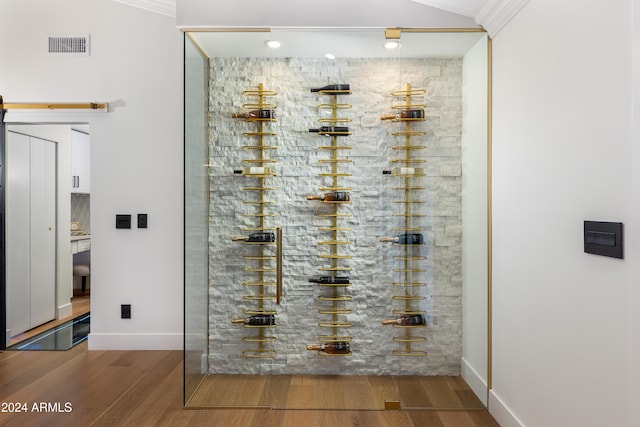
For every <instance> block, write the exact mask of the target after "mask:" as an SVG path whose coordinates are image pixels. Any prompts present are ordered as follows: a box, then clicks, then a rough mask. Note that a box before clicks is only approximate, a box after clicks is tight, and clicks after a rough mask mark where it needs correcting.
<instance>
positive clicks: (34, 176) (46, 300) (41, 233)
mask: <svg viewBox="0 0 640 427" xmlns="http://www.w3.org/2000/svg"><path fill="white" fill-rule="evenodd" d="M30 202H31V227H30V228H31V236H30V237H31V327H34V326H38V325H41V324H43V323H45V322H48V321H50V320H53V319H55V317H56V310H55V302H56V257H55V253H56V227H55V226H56V144H55V143H53V142H51V141H45V140H43V139H38V138H33V137H32V138H31V200H30Z"/></svg>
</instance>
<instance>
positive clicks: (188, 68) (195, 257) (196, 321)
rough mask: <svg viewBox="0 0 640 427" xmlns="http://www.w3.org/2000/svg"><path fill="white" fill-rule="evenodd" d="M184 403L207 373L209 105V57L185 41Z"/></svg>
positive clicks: (189, 41) (188, 41) (188, 39)
mask: <svg viewBox="0 0 640 427" xmlns="http://www.w3.org/2000/svg"><path fill="white" fill-rule="evenodd" d="M184 76H185V81H184V88H185V104H184V114H185V116H184V121H185V136H184V138H185V140H184V162H185V165H184V168H185V182H184V186H185V187H184V205H185V211H184V221H185V230H184V231H185V233H184V236H185V241H184V246H185V248H184V250H185V256H184V266H185V276H184V283H185V285H184V286H185V288H184V402H185V404H186V403H187V402H188V401H189V400H190V399H191V397H192V395H193V393H194V392H195V391H196V389H197V387H198V385H199V384H200V382H201V381H202V379H203V378H204V376H205V375H206V373H207V372H208V330H209V318H208V293H209V277H208V273H207V272H208V247H207V242H208V229H207V224H208V217H209V197H208V194H209V181H208V177H207V168H206V167H205V165H206V164H207V162H208V151H209V150H208V138H207V135H208V124H207V116H208V102H207V99H208V97H207V90H208V86H209V71H208V62H207V60H206V57H205V56H204V55H203V54H202V52H201V51H199V49H198V48H197V47H196V46H195V45H194V44H193V42H192V40H191V39H190V38H189V37H188V36H185V38H184Z"/></svg>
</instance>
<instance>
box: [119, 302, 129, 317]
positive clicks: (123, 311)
mask: <svg viewBox="0 0 640 427" xmlns="http://www.w3.org/2000/svg"><path fill="white" fill-rule="evenodd" d="M120 318H121V319H131V304H121V305H120Z"/></svg>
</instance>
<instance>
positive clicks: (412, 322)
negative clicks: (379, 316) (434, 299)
mask: <svg viewBox="0 0 640 427" xmlns="http://www.w3.org/2000/svg"><path fill="white" fill-rule="evenodd" d="M426 323H427V322H426V320H425V318H424V316H423V315H422V314H410V315H404V316H400V317H398V318H397V319H391V320H383V321H382V324H383V325H401V326H419V325H424V324H426Z"/></svg>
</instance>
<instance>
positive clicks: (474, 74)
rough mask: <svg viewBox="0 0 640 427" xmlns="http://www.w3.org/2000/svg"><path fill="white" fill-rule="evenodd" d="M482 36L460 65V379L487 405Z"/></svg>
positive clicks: (484, 52) (485, 55) (484, 48)
mask: <svg viewBox="0 0 640 427" xmlns="http://www.w3.org/2000/svg"><path fill="white" fill-rule="evenodd" d="M487 44H488V40H487V37H483V38H482V39H481V40H480V41H478V43H476V45H475V46H474V47H473V48H472V49H470V50H469V52H467V54H466V55H465V56H464V58H463V62H462V64H463V65H462V117H463V119H462V306H463V307H464V309H463V312H462V313H463V314H462V337H463V345H462V348H463V354H462V377H463V378H464V379H465V381H466V382H467V384H469V386H470V387H471V388H472V389H473V391H474V392H475V393H476V395H477V396H478V397H479V398H480V399H481V400H482V402H483V403H484V404H485V405H486V404H487V383H488V382H487V375H488V372H487V370H488V361H487V349H488V347H487V340H488V336H487V335H488V332H487V316H488V307H487V304H488V286H489V285H488V283H489V277H488V274H489V273H488V256H489V255H488V246H487V241H488V223H487V145H488V144H487V109H488V105H487V92H488V86H487V74H488V69H487V60H488V52H487V49H488V46H487Z"/></svg>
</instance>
